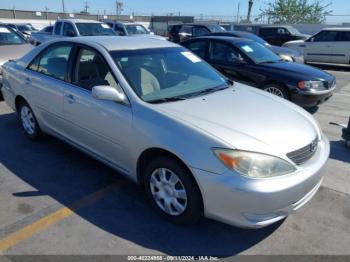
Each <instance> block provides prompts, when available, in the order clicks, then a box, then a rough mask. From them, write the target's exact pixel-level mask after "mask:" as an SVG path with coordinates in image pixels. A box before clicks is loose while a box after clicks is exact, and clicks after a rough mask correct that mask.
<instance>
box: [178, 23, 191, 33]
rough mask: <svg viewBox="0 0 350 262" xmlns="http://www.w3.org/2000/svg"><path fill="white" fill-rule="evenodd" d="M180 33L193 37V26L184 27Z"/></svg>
mask: <svg viewBox="0 0 350 262" xmlns="http://www.w3.org/2000/svg"><path fill="white" fill-rule="evenodd" d="M180 33H186V34H189V35H192V26H187V25H185V26H183V27H182V28H181V30H180Z"/></svg>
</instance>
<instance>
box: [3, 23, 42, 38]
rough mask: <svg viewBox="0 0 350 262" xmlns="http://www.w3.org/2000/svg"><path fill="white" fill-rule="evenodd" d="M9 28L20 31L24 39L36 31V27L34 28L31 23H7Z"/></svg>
mask: <svg viewBox="0 0 350 262" xmlns="http://www.w3.org/2000/svg"><path fill="white" fill-rule="evenodd" d="M8 26H10V27H11V28H13V29H15V30H17V31H19V32H21V33H22V34H23V35H24V37H25V38H26V39H29V37H30V36H31V34H32V33H34V32H38V29H36V28H34V27H33V26H32V24H29V23H27V24H8Z"/></svg>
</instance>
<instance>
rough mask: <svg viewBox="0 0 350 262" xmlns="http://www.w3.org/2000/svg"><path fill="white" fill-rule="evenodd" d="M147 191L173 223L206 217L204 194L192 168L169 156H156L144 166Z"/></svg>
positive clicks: (148, 195)
mask: <svg viewBox="0 0 350 262" xmlns="http://www.w3.org/2000/svg"><path fill="white" fill-rule="evenodd" d="M144 187H145V191H146V195H147V197H148V198H149V200H150V202H151V204H152V206H153V207H154V208H155V209H156V210H157V212H158V213H159V214H160V215H161V216H163V217H165V218H166V219H167V220H169V221H170V222H172V223H176V224H190V223H195V222H198V221H199V220H200V219H201V218H202V217H203V207H202V206H203V205H202V198H201V195H200V192H199V189H198V186H197V184H196V182H195V181H194V179H193V177H192V174H191V173H190V171H189V170H188V169H187V168H186V167H185V166H184V165H183V164H182V163H180V162H179V161H177V160H175V159H172V158H170V157H159V158H156V159H154V160H153V161H152V162H151V163H150V164H149V165H148V166H147V168H146V170H145V177H144Z"/></svg>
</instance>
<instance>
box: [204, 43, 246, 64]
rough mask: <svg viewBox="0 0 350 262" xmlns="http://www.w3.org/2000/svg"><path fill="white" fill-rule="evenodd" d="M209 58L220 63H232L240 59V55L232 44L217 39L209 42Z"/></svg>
mask: <svg viewBox="0 0 350 262" xmlns="http://www.w3.org/2000/svg"><path fill="white" fill-rule="evenodd" d="M209 58H210V60H212V61H216V62H221V63H233V62H235V61H237V60H242V57H241V55H240V54H239V52H238V51H237V50H235V49H234V47H233V46H231V45H229V44H227V43H222V42H217V41H211V43H210V51H209Z"/></svg>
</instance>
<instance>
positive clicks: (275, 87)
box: [181, 36, 336, 107]
mask: <svg viewBox="0 0 350 262" xmlns="http://www.w3.org/2000/svg"><path fill="white" fill-rule="evenodd" d="M181 44H182V45H183V46H185V47H187V48H188V49H189V50H191V51H192V52H193V53H195V54H197V55H198V56H199V57H201V58H203V59H204V60H206V61H207V62H208V63H210V64H211V65H212V66H214V67H215V68H216V69H217V70H218V71H220V72H221V73H222V74H224V75H226V76H227V77H228V78H230V79H232V80H237V81H239V82H243V83H245V84H247V85H250V86H254V87H257V88H260V89H262V90H265V91H267V92H269V93H272V94H275V95H277V96H279V97H283V98H285V99H288V100H291V101H293V102H295V103H296V104H299V105H300V106H303V107H311V106H316V105H319V104H321V103H323V102H325V101H327V100H328V99H329V98H330V97H331V96H332V93H333V91H334V89H335V87H336V79H335V77H334V76H332V75H330V74H328V73H326V72H324V71H322V70H320V69H317V68H314V67H311V66H307V65H302V64H297V63H291V62H285V61H283V60H281V59H280V57H278V56H277V55H276V54H274V53H273V52H272V51H270V50H269V49H268V48H266V47H264V46H262V45H261V44H259V43H256V42H254V41H252V40H247V39H243V38H234V37H221V36H215V37H214V36H205V37H198V38H195V39H191V40H188V41H185V42H183V43H181Z"/></svg>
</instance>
